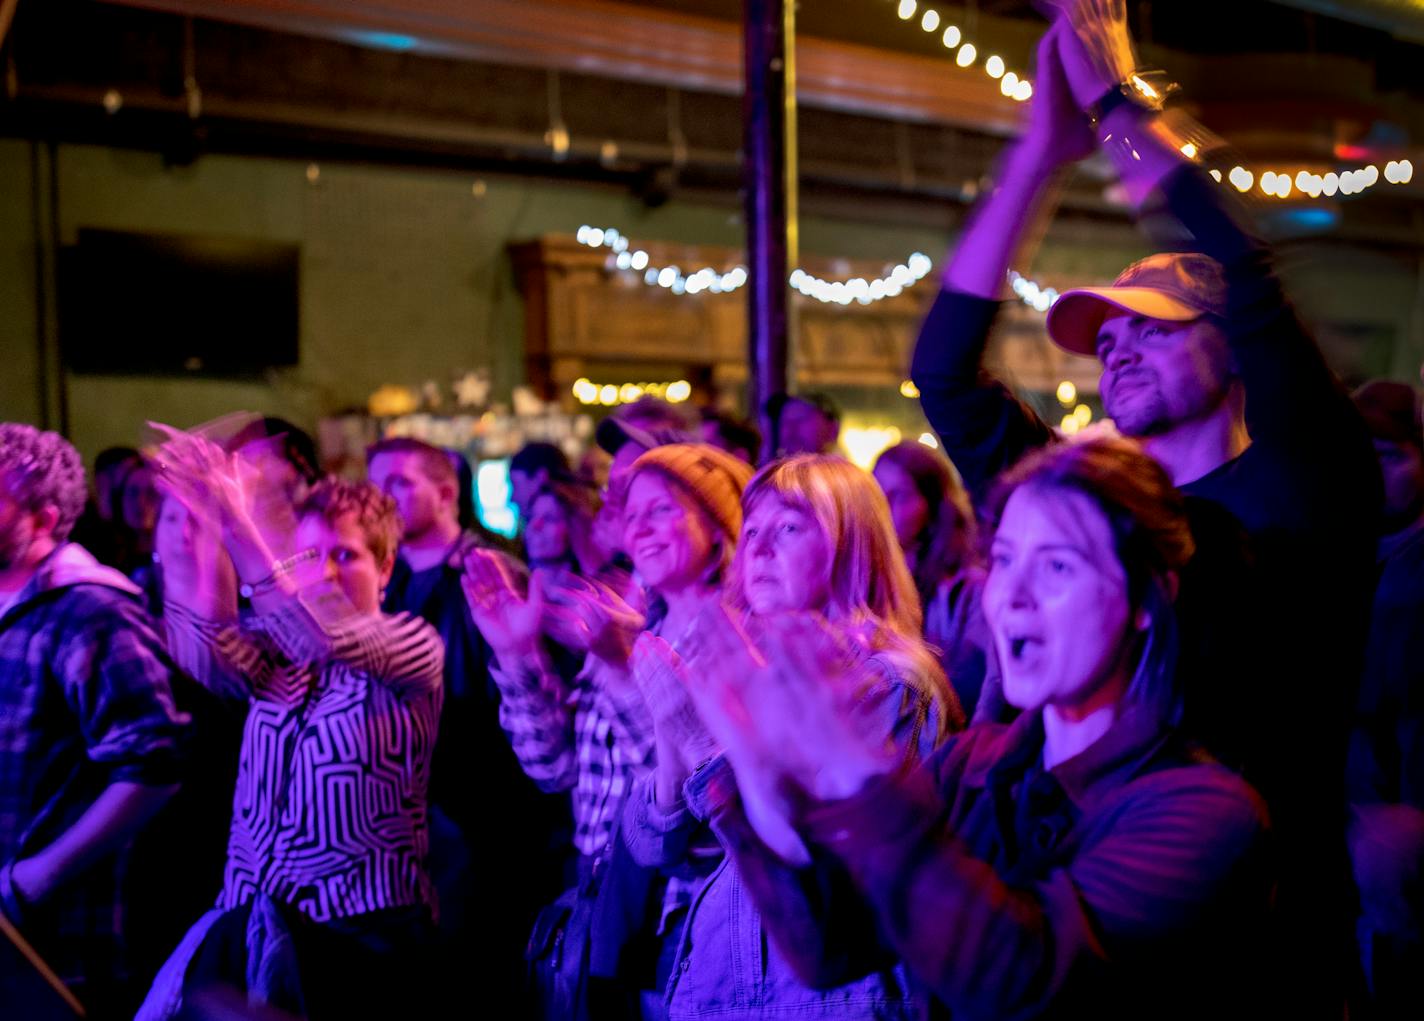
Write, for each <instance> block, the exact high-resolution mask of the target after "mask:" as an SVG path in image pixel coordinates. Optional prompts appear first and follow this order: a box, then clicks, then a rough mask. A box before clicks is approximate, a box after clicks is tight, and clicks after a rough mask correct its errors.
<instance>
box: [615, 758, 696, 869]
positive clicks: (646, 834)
mask: <svg viewBox="0 0 1424 1021" xmlns="http://www.w3.org/2000/svg"><path fill="white" fill-rule="evenodd" d="M655 788H656V784H655V779H654V775H653V774H652V773H645V774H643V776H641V777H639V778H638V780H637V781H636V782H635V783H634V784H633V790H632V792H631V793H630V794H629V795H628V800H627V801H626V802H625V803H624V805H623V840H624V842H625V843H626V844H627V845H628V852H629V854H631V855H632V856H633V860H634V861H635V862H637V863H638V864H639V865H644V866H649V867H653V868H667V867H669V866H672V865H677V864H679V863H681V862H682V861H684V860H685V859H686V858H687V853H688V846H689V843H690V841H691V837H692V833H693V830H694V829H695V828H696V827H697V825H698V822H697V819H696V818H694V817H693V815H692V813H691V812H689V811H688V810H687V805H686V803H685V802H684V803H681V804H679V805H678V806H676V807H675V808H673V809H672V810H671V811H665V810H663V809H662V808H661V807H659V805H658V802H657V795H656V793H655Z"/></svg>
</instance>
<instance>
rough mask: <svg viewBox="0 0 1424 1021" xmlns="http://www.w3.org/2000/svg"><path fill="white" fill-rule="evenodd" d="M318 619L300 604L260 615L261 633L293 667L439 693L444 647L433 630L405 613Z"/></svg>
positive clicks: (281, 605)
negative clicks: (339, 669)
mask: <svg viewBox="0 0 1424 1021" xmlns="http://www.w3.org/2000/svg"><path fill="white" fill-rule="evenodd" d="M323 616H325V617H326V619H319V618H318V616H317V614H315V613H313V612H312V610H311V609H310V608H309V607H308V606H307V604H306V603H305V601H303V600H301V599H289V600H284V601H282V602H281V603H279V604H277V605H276V606H273V607H271V608H270V610H269V612H267V613H265V614H263V616H262V620H261V627H262V630H263V631H264V632H266V633H267V634H268V635H270V636H271V638H272V640H273V641H275V642H276V643H277V646H278V647H279V648H280V649H281V650H282V652H283V653H284V654H285V655H286V656H287V657H288V658H289V659H290V660H291V661H292V662H294V663H311V664H326V663H339V664H341V665H342V666H344V667H346V668H348V669H350V670H354V671H357V672H360V673H364V674H367V675H368V676H370V677H374V678H375V679H376V680H378V681H380V682H382V683H383V684H387V685H389V686H391V687H393V688H398V689H399V688H410V689H416V690H422V691H424V690H438V689H439V688H440V687H441V683H442V672H443V671H444V669H445V646H444V643H443V642H441V640H440V635H439V634H438V633H437V632H436V630H435V629H434V628H433V627H431V626H430V625H429V624H428V623H426V622H425V621H424V620H423V619H421V618H420V617H416V616H412V615H411V614H408V613H397V614H392V615H387V614H381V613H352V614H349V615H346V616H344V617H341V618H340V619H332V618H331V617H330V616H327V615H323Z"/></svg>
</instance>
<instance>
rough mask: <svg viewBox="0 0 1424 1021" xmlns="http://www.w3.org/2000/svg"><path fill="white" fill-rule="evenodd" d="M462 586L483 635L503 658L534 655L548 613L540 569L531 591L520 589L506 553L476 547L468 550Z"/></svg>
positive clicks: (501, 658) (505, 659) (530, 585)
mask: <svg viewBox="0 0 1424 1021" xmlns="http://www.w3.org/2000/svg"><path fill="white" fill-rule="evenodd" d="M464 566H465V573H464V574H463V575H462V576H461V577H460V587H461V588H463V589H464V591H465V601H466V602H467V603H468V604H469V606H470V616H471V617H472V618H474V621H475V626H476V627H477V628H479V629H480V634H481V635H483V636H484V639H485V641H487V642H489V644H490V648H492V649H493V650H494V653H495V655H496V656H497V657H498V658H499V659H500V660H501V661H502V662H505V661H508V660H510V659H517V658H519V657H521V656H526V655H534V654H537V651H538V641H539V630H540V625H541V622H542V618H543V613H544V586H543V580H542V578H541V577H540V575H539V572H537V571H536V572H534V574H533V575H531V576H530V579H529V591H528V594H527V595H525V594H523V593H521V592H520V591H519V586H518V584H517V583H516V580H515V577H514V573H513V572H512V571H511V570H510V569H509V567H508V566H507V565H506V564H505V562H504V558H503V556H501V555H500V554H498V553H495V552H494V551H492V550H486V549H478V548H474V547H472V548H471V549H470V550H468V551H467V552H466V553H465V565H464Z"/></svg>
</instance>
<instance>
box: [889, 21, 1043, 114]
mask: <svg viewBox="0 0 1424 1021" xmlns="http://www.w3.org/2000/svg"><path fill="white" fill-rule="evenodd" d="M895 13H896V14H898V15H899V16H900V20H901V21H911V20H913V19H914V17H915V15H916V14H919V15H920V28H922V29H924V31H926V32H929V33H931V34H934V33H937V32H938V33H940V41H941V42H942V43H944V48H945V49H947V50H949V51H950V52H951V53H953V54H954V62H955V63H956V64H958V65H959V66H960V67H963V68H969V67H973V66H974V63H975V61H977V60H978V59H979V48H978V47H977V46H975V45H974V44H973V43H972V42H969V41H968V40H966V39H965V38H964V32H963V31H962V30H961V29H960V27H959V26H958V25H951V24H946V23H945V22H944V19H943V18H941V17H940V15H939V11H937V10H935V9H934V8H932V7H927V8H925V10H924V11H923V12H921V11H920V5H919V0H899V4H898V5H897V6H896V8H895ZM942 24H943V25H944V31H943V32H940V25H942ZM984 73H985V74H987V75H988V76H989V77H990V78H996V79H998V82H999V91H1000V92H1002V93H1003V94H1004V95H1005V96H1008V97H1009V98H1010V99H1012V100H1014V101H1016V102H1019V103H1026V102H1028V100H1030V99H1032V98H1033V83H1032V82H1031V81H1029V79H1028V76H1027V75H1021V74H1019V73H1018V72H1016V71H1010V70H1009V68H1008V65H1007V64H1006V63H1005V62H1004V58H1003V57H1001V56H999V55H998V54H997V53H991V54H989V56H987V57H985V58H984Z"/></svg>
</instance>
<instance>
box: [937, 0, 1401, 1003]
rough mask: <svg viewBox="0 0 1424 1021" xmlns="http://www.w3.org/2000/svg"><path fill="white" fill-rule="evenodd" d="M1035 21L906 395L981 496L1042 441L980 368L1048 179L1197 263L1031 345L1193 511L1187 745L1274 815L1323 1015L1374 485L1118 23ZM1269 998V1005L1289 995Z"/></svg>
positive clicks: (1288, 902)
mask: <svg viewBox="0 0 1424 1021" xmlns="http://www.w3.org/2000/svg"><path fill="white" fill-rule="evenodd" d="M1048 6H1050V7H1052V8H1056V10H1055V11H1054V14H1055V17H1054V20H1053V22H1052V24H1051V26H1050V28H1049V30H1048V32H1047V34H1046V35H1045V37H1044V40H1043V42H1042V44H1041V45H1040V48H1039V54H1038V73H1037V77H1036V78H1035V79H1034V90H1035V91H1034V99H1033V104H1032V107H1031V109H1030V112H1029V120H1028V125H1027V127H1026V130H1025V133H1024V135H1023V137H1022V138H1020V139H1019V141H1018V142H1017V143H1016V144H1015V145H1013V146H1012V147H1011V148H1010V149H1009V151H1008V152H1007V153H1006V154H1005V156H1004V157H1003V160H1002V162H1001V164H1000V167H999V173H998V175H997V180H996V182H995V184H994V187H993V188H992V189H991V190H990V191H988V193H987V194H986V195H985V197H984V199H983V201H981V203H980V205H979V206H978V208H976V210H975V211H974V213H973V214H972V216H971V218H970V220H969V222H968V224H967V225H966V228H965V230H964V232H963V234H962V235H961V237H960V240H959V244H958V247H957V250H956V251H955V252H953V253H952V255H951V258H950V261H949V264H948V268H947V269H946V271H945V275H944V287H943V289H942V291H941V292H940V294H939V296H938V298H937V299H936V301H935V303H934V306H933V308H932V309H931V311H930V313H929V315H928V317H927V318H926V320H925V322H924V325H923V327H922V328H921V332H920V338H919V342H918V344H917V346H916V350H915V356H914V363H913V367H912V371H911V376H912V378H913V380H914V382H915V384H916V385H917V386H918V387H919V390H920V393H921V400H922V402H923V405H924V410H925V414H926V416H927V417H928V418H929V420H930V422H931V424H932V425H933V426H934V427H935V429H936V431H937V432H938V433H939V434H940V438H941V441H942V443H943V449H944V450H945V452H946V454H948V455H949V456H950V458H951V459H952V460H953V461H954V463H955V465H956V466H957V467H958V468H959V470H960V472H961V473H962V474H963V476H964V479H965V481H966V483H967V484H968V485H969V486H970V487H971V489H973V490H978V491H981V492H982V490H983V489H984V487H985V486H986V485H987V484H988V483H989V482H990V481H991V480H992V479H993V478H994V477H995V476H996V475H997V474H998V473H999V472H1000V471H1001V470H1002V469H1004V468H1006V467H1008V466H1009V465H1012V464H1013V463H1015V462H1016V461H1017V460H1018V459H1019V458H1020V457H1021V456H1022V455H1023V454H1024V453H1025V452H1026V451H1028V450H1030V449H1032V448H1034V447H1036V446H1040V445H1042V444H1045V443H1049V442H1052V441H1053V440H1054V432H1053V430H1052V429H1051V428H1050V426H1049V425H1047V424H1046V423H1044V422H1043V421H1042V420H1041V419H1039V417H1038V416H1037V415H1036V414H1035V412H1034V411H1033V410H1032V409H1031V408H1030V407H1029V406H1027V405H1026V404H1024V403H1023V402H1021V401H1019V400H1018V399H1017V398H1016V397H1015V396H1014V395H1013V393H1012V392H1011V391H1010V390H1009V389H1008V387H1006V386H1005V385H1004V384H1003V383H1002V382H999V381H998V380H995V379H993V378H991V377H990V376H988V375H987V374H986V373H985V372H984V371H983V368H982V359H983V354H984V349H985V346H986V343H987V339H988V336H989V333H990V330H991V328H992V326H993V322H994V319H995V317H996V315H997V311H998V304H997V301H998V298H999V297H1000V295H1001V294H1002V292H1003V290H1004V283H1005V277H1006V275H1007V272H1008V270H1009V268H1010V266H1011V264H1013V263H1014V260H1015V258H1016V255H1017V251H1018V249H1019V247H1020V245H1021V243H1022V242H1023V240H1024V238H1025V236H1026V234H1027V232H1028V230H1029V228H1030V226H1031V225H1032V224H1033V223H1034V221H1035V220H1036V219H1037V218H1038V217H1039V216H1040V215H1042V214H1043V213H1044V212H1045V209H1044V207H1045V205H1046V201H1045V200H1046V197H1047V195H1048V194H1049V193H1050V191H1051V189H1052V182H1053V181H1054V179H1055V177H1056V176H1057V175H1058V174H1059V172H1060V171H1061V170H1063V169H1064V168H1066V167H1068V166H1069V165H1071V164H1072V163H1075V162H1076V161H1078V160H1079V159H1081V158H1083V157H1085V156H1087V155H1089V154H1090V153H1092V152H1093V151H1094V150H1095V149H1100V150H1101V151H1102V152H1103V153H1104V155H1105V156H1106V157H1107V159H1108V160H1109V161H1110V162H1111V163H1112V164H1113V166H1114V167H1115V168H1116V169H1117V171H1118V173H1119V175H1120V178H1121V181H1122V184H1123V186H1124V188H1125V190H1126V193H1127V195H1128V197H1129V199H1130V200H1131V202H1132V203H1133V204H1134V206H1136V207H1137V209H1138V210H1139V211H1140V213H1141V214H1142V215H1143V218H1144V220H1146V221H1148V222H1150V223H1151V224H1152V225H1156V224H1158V223H1162V224H1164V225H1166V226H1169V227H1170V228H1171V231H1172V241H1173V244H1174V245H1179V246H1185V247H1190V248H1192V249H1194V251H1192V252H1190V253H1187V254H1160V255H1154V256H1151V257H1150V258H1147V259H1144V260H1142V261H1141V262H1138V263H1135V264H1134V265H1132V266H1131V267H1129V268H1128V269H1127V270H1126V271H1125V272H1124V273H1123V274H1122V275H1121V276H1119V277H1118V279H1117V280H1115V281H1114V282H1113V284H1112V285H1111V286H1109V287H1098V288H1082V289H1079V290H1074V291H1069V292H1067V293H1065V294H1064V295H1063V296H1062V297H1061V298H1059V300H1058V301H1057V303H1056V304H1055V305H1054V306H1053V308H1052V311H1051V312H1050V315H1049V318H1048V322H1047V328H1048V333H1049V336H1050V337H1051V338H1052V339H1053V341H1054V342H1055V343H1057V344H1058V345H1059V346H1060V347H1062V348H1064V349H1065V350H1068V351H1070V352H1072V353H1074V354H1078V355H1087V356H1096V357H1097V358H1098V359H1099V360H1100V361H1101V363H1102V382H1101V394H1102V399H1103V404H1104V407H1105V409H1106V411H1107V413H1108V415H1109V416H1110V417H1111V418H1112V419H1113V420H1114V422H1115V423H1116V425H1117V427H1118V429H1119V430H1120V431H1122V432H1123V433H1126V434H1127V435H1130V436H1133V437H1135V438H1137V439H1138V440H1140V441H1141V442H1142V444H1143V446H1144V447H1145V448H1146V450H1147V451H1148V452H1149V453H1150V454H1152V455H1153V456H1154V457H1156V458H1157V460H1158V461H1160V462H1161V463H1162V464H1163V466H1164V467H1165V468H1166V469H1167V471H1168V473H1169V474H1170V475H1171V477H1172V480H1173V481H1174V482H1175V483H1176V484H1177V485H1178V487H1180V488H1181V489H1182V490H1183V492H1184V493H1185V494H1186V495H1187V496H1188V503H1189V507H1190V508H1191V512H1192V518H1193V528H1194V530H1195V531H1196V533H1197V539H1198V548H1199V551H1200V552H1199V553H1198V555H1197V557H1196V558H1194V561H1193V562H1192V564H1190V565H1189V567H1188V569H1187V570H1186V571H1184V572H1183V576H1182V579H1181V595H1180V597H1179V600H1178V604H1177V610H1178V618H1179V621H1180V624H1181V632H1182V637H1181V641H1182V656H1181V663H1180V665H1179V675H1180V676H1181V677H1182V684H1183V689H1184V692H1185V695H1186V702H1185V704H1186V714H1187V719H1186V725H1187V727H1188V730H1189V732H1190V733H1191V734H1192V735H1193V736H1195V737H1197V738H1199V739H1202V740H1204V742H1205V743H1206V744H1207V745H1208V747H1209V748H1211V750H1212V751H1213V752H1215V753H1216V754H1217V755H1218V756H1219V757H1222V758H1223V759H1224V760H1226V761H1227V763H1228V764H1229V765H1232V766H1233V767H1236V768H1239V769H1241V770H1242V771H1243V772H1244V773H1245V775H1246V777H1247V778H1248V779H1249V780H1251V782H1252V783H1253V784H1255V785H1256V786H1257V788H1258V789H1259V790H1260V791H1261V792H1262V793H1263V794H1264V796H1265V797H1266V799H1267V801H1268V803H1269V805H1270V808H1271V812H1272V816H1273V823H1274V825H1275V828H1276V832H1277V837H1278V844H1279V845H1280V847H1281V849H1282V854H1281V885H1280V896H1279V900H1278V905H1279V908H1280V918H1281V923H1280V932H1281V934H1282V939H1281V940H1280V942H1281V944H1282V946H1285V947H1288V949H1285V950H1283V951H1282V952H1281V953H1280V954H1279V959H1278V961H1277V965H1276V969H1277V970H1276V971H1275V972H1274V973H1273V977H1274V976H1278V975H1279V974H1280V961H1281V960H1290V961H1291V962H1292V967H1293V970H1295V971H1296V972H1298V973H1299V974H1301V975H1310V976H1311V977H1312V979H1313V980H1315V981H1316V982H1323V983H1328V986H1327V987H1326V988H1325V989H1324V990H1322V989H1321V988H1320V986H1318V985H1316V986H1312V984H1311V983H1310V982H1303V983H1299V984H1298V985H1297V986H1296V987H1295V990H1296V992H1295V993H1292V994H1291V995H1292V996H1295V995H1298V996H1299V998H1300V1002H1299V1003H1296V1002H1295V1000H1292V1003H1291V1009H1290V1010H1285V1011H1284V1013H1289V1014H1290V1015H1291V1016H1306V1015H1307V1014H1309V1013H1320V1012H1322V1011H1323V1012H1325V1013H1331V1012H1332V1011H1333V1015H1334V1016H1335V1017H1338V1016H1339V1014H1340V1011H1339V1010H1338V1009H1335V1008H1337V1007H1338V1005H1339V1004H1340V1002H1341V991H1342V988H1343V984H1342V982H1340V981H1339V979H1340V977H1341V974H1342V967H1341V964H1342V960H1343V957H1344V955H1343V953H1342V944H1343V942H1344V940H1343V938H1342V935H1341V934H1342V929H1343V928H1344V927H1343V926H1341V925H1339V920H1340V919H1341V918H1343V916H1344V911H1343V910H1342V909H1343V896H1342V893H1343V886H1344V884H1343V882H1342V880H1341V876H1340V874H1339V873H1340V871H1341V869H1342V867H1343V840H1342V836H1343V828H1342V824H1341V818H1340V815H1339V812H1338V808H1337V806H1339V805H1340V804H1341V802H1342V800H1343V798H1342V795H1343V790H1342V783H1343V781H1342V776H1343V764H1344V746H1345V729H1346V727H1345V724H1346V721H1347V720H1348V717H1349V713H1350V709H1351V707H1352V706H1353V690H1354V687H1355V685H1356V683H1357V680H1358V676H1359V668H1360V658H1361V652H1362V649H1363V640H1364V635H1365V626H1366V620H1367V615H1368V608H1369V600H1370V596H1369V593H1370V589H1371V586H1372V566H1373V544H1374V535H1375V532H1376V522H1377V518H1378V514H1379V506H1380V480H1379V472H1378V469H1377V467H1376V466H1375V464H1374V458H1373V456H1372V450H1371V448H1370V444H1369V439H1368V436H1367V435H1366V433H1365V430H1364V428H1363V426H1362V423H1361V421H1360V418H1359V416H1358V414H1356V412H1355V410H1354V408H1353V407H1352V406H1351V404H1350V401H1349V398H1348V397H1347V396H1346V394H1345V393H1344V391H1343V390H1342V389H1341V388H1340V386H1339V384H1338V382H1337V381H1336V380H1335V378H1334V376H1333V375H1332V373H1331V372H1330V370H1329V368H1328V367H1327V365H1326V363H1325V360H1324V358H1323V357H1322V355H1321V353H1320V351H1319V349H1318V347H1317V346H1316V345H1315V343H1314V341H1313V339H1312V338H1311V337H1310V335H1309V334H1308V333H1307V332H1306V331H1305V329H1304V327H1303V326H1302V325H1301V323H1300V322H1299V320H1298V319H1297V317H1296V315H1295V312H1294V310H1293V308H1292V307H1291V305H1290V303H1289V302H1288V301H1287V299H1286V298H1285V295H1284V293H1283V291H1282V289H1281V285H1280V282H1279V280H1278V279H1277V278H1276V276H1275V275H1274V273H1273V272H1272V269H1271V253H1270V250H1269V248H1268V247H1267V246H1266V245H1265V243H1264V242H1263V241H1261V240H1260V239H1259V238H1258V237H1257V236H1256V234H1255V233H1254V231H1253V230H1252V229H1251V228H1250V227H1249V226H1248V224H1247V220H1246V217H1245V216H1244V215H1243V210H1242V209H1240V208H1239V207H1238V205H1237V204H1236V203H1235V202H1234V200H1233V197H1234V192H1233V191H1232V189H1230V188H1228V187H1224V186H1223V185H1222V184H1220V183H1218V182H1217V181H1216V180H1213V178H1212V177H1211V176H1210V175H1209V173H1208V169H1209V168H1210V167H1211V165H1212V162H1211V156H1212V140H1211V139H1210V138H1209V136H1208V135H1207V134H1206V133H1205V132H1203V131H1200V130H1199V129H1196V128H1195V126H1192V127H1190V128H1188V127H1186V125H1185V121H1184V119H1181V118H1179V117H1177V115H1176V114H1175V113H1173V114H1171V115H1163V114H1162V112H1161V98H1162V97H1163V96H1165V95H1167V94H1169V93H1170V91H1171V87H1170V86H1166V85H1163V84H1161V83H1160V82H1159V83H1156V84H1153V82H1152V75H1151V74H1149V73H1148V72H1143V71H1140V70H1139V69H1137V67H1136V64H1135V55H1134V52H1133V46H1132V41H1131V38H1130V37H1129V35H1128V32H1127V27H1126V22H1125V18H1124V16H1123V14H1122V5H1120V4H1109V3H1101V2H1094V0H1057V2H1055V3H1052V4H1049V5H1048ZM1189 141H1190V142H1191V143H1192V144H1191V145H1187V144H1186V143H1187V142H1189ZM1184 149H1185V151H1186V152H1190V153H1193V154H1195V156H1196V157H1197V158H1196V159H1193V158H1189V157H1187V156H1186V155H1184ZM1198 159H1200V160H1201V162H1198V161H1197V160H1198ZM1226 165H1227V166H1228V167H1229V166H1230V165H1231V164H1230V163H1227V164H1226ZM1218 172H1220V171H1218ZM1148 214H1150V215H1148ZM1161 214H1165V215H1161ZM1243 533H1244V537H1245V538H1246V539H1247V540H1248V541H1249V551H1243V550H1242V549H1241V548H1240V544H1241V541H1242V537H1243ZM1306 734H1310V735H1311V736H1310V738H1309V744H1308V746H1306V745H1304V744H1302V740H1303V736H1304V735H1306ZM1274 984H1275V986H1276V988H1274V989H1273V990H1272V996H1273V998H1274V999H1273V1002H1275V1004H1276V1006H1277V1007H1280V1003H1279V997H1280V995H1281V994H1282V990H1283V988H1284V986H1283V984H1282V983H1280V982H1276V983H1274ZM1296 1007H1299V1008H1300V1011H1299V1012H1294V1009H1295V1008H1296Z"/></svg>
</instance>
